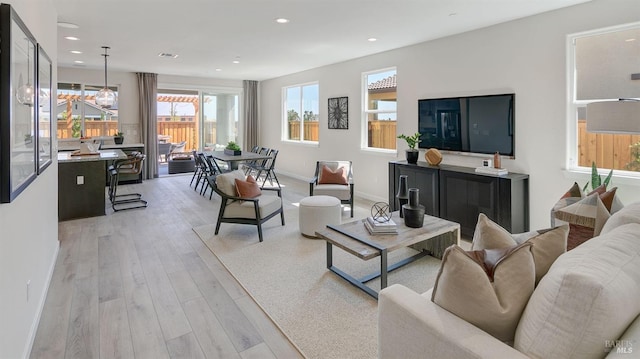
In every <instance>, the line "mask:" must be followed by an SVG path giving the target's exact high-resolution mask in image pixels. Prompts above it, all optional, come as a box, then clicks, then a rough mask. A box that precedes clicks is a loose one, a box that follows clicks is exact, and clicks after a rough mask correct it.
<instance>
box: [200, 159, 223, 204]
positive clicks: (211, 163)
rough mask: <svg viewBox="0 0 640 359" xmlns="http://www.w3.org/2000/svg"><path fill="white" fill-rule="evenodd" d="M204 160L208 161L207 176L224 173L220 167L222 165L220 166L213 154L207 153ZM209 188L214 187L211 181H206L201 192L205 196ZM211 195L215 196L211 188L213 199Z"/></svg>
mask: <svg viewBox="0 0 640 359" xmlns="http://www.w3.org/2000/svg"><path fill="white" fill-rule="evenodd" d="M204 160H205V162H206V163H207V168H208V172H207V174H206V177H209V176H217V175H219V174H222V173H223V172H222V170H221V169H220V166H218V163H217V162H216V160H215V159H214V158H213V157H212V156H208V155H205V156H204ZM209 188H212V187H211V185H210V183H209V181H205V183H204V185H203V186H202V190H201V191H200V194H201V195H203V196H205V195H206V194H207V189H209ZM211 197H213V189H211V193H210V194H209V199H211Z"/></svg>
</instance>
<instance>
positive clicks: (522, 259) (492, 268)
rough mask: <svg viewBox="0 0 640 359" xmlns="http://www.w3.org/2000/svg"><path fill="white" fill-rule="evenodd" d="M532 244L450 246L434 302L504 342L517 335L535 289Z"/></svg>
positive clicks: (435, 287)
mask: <svg viewBox="0 0 640 359" xmlns="http://www.w3.org/2000/svg"><path fill="white" fill-rule="evenodd" d="M530 249H531V244H530V243H523V244H521V245H518V246H514V247H509V248H503V249H495V250H491V249H487V250H481V251H472V252H465V251H464V250H463V249H462V248H460V247H459V246H457V245H452V246H451V247H449V248H447V249H446V250H445V252H444V256H443V257H442V265H441V266H440V271H439V273H438V277H437V279H436V283H435V285H434V287H433V292H432V296H431V301H433V302H434V303H436V304H437V305H439V306H440V307H442V308H444V309H446V310H448V311H449V312H451V313H453V314H455V315H457V316H458V317H460V318H462V319H464V320H466V321H468V322H469V323H471V324H473V325H475V326H476V327H478V328H480V329H482V330H484V331H485V332H487V333H489V334H491V335H492V336H494V337H496V338H497V339H499V340H501V341H504V342H511V341H513V338H514V336H515V331H516V327H517V325H518V322H519V320H520V316H521V315H522V312H523V311H524V308H525V307H526V305H527V302H528V301H529V297H530V296H531V293H533V289H534V286H535V265H534V262H533V256H532V255H531V250H530Z"/></svg>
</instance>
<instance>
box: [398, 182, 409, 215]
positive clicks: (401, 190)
mask: <svg viewBox="0 0 640 359" xmlns="http://www.w3.org/2000/svg"><path fill="white" fill-rule="evenodd" d="M407 178H409V176H407V175H400V181H399V183H398V193H397V194H396V198H397V199H398V210H399V211H400V218H402V206H404V205H405V204H407V203H409V190H408V185H407Z"/></svg>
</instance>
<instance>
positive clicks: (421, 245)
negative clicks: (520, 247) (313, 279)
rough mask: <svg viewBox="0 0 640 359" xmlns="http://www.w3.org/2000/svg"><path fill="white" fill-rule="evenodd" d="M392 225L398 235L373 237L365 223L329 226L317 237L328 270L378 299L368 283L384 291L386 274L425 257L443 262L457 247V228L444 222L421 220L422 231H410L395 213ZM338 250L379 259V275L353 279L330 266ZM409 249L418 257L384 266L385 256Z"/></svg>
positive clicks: (385, 262) (458, 235)
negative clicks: (324, 250) (322, 243)
mask: <svg viewBox="0 0 640 359" xmlns="http://www.w3.org/2000/svg"><path fill="white" fill-rule="evenodd" d="M392 218H393V219H394V222H396V223H397V225H398V233H397V234H388V235H386V234H385V235H380V234H376V235H372V234H370V233H369V231H367V229H366V228H365V226H364V222H365V221H366V219H363V220H359V221H354V222H350V223H345V224H342V225H328V226H327V228H326V229H323V230H320V231H317V232H316V235H317V236H318V237H320V238H322V239H324V240H326V241H327V268H328V269H329V270H330V271H332V272H334V273H335V274H337V275H339V276H340V277H342V278H344V279H345V280H347V281H348V282H349V283H351V284H353V285H355V286H356V287H358V288H360V289H362V290H363V291H365V292H366V293H367V294H369V295H370V296H372V297H374V298H376V299H378V292H376V291H375V290H374V289H372V288H370V287H368V286H367V285H366V283H367V282H369V281H371V280H373V279H375V278H378V277H380V289H383V288H386V287H387V274H388V273H389V272H391V271H393V270H394V269H397V268H400V267H402V266H404V265H406V264H409V263H411V262H413V261H415V260H417V259H419V258H422V257H424V256H426V255H432V256H434V257H437V258H440V259H442V255H443V254H444V250H445V249H446V248H447V247H449V246H450V245H452V244H459V243H460V225H459V224H458V223H455V222H451V221H447V220H445V219H441V218H437V217H432V216H428V215H425V216H424V225H423V226H422V227H421V228H410V227H407V226H405V225H404V220H403V219H401V218H400V216H399V214H398V212H393V217H392ZM334 245H335V246H337V247H339V248H341V249H343V250H344V251H346V252H347V253H350V254H352V255H354V256H356V257H358V258H360V259H362V260H365V261H367V260H369V259H372V258H375V257H380V271H378V272H374V273H372V274H369V275H367V276H365V277H363V278H355V277H353V276H351V275H349V274H347V273H345V272H344V271H342V270H340V269H339V268H337V267H336V266H334V265H333V246H334ZM404 247H411V248H413V249H415V250H417V251H419V253H418V254H416V255H413V256H411V257H409V258H406V259H403V260H401V261H399V262H397V263H394V264H391V265H387V254H388V253H389V252H392V251H394V250H396V249H399V248H404Z"/></svg>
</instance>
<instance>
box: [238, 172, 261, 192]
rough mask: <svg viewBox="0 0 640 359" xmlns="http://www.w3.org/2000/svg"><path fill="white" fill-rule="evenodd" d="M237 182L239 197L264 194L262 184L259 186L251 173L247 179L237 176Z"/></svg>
mask: <svg viewBox="0 0 640 359" xmlns="http://www.w3.org/2000/svg"><path fill="white" fill-rule="evenodd" d="M235 182H236V191H238V197H240V198H256V197H258V196H260V195H261V194H262V191H260V186H258V184H257V183H256V180H255V179H253V177H251V175H248V176H247V179H246V181H243V180H241V179H237V178H236V179H235Z"/></svg>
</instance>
